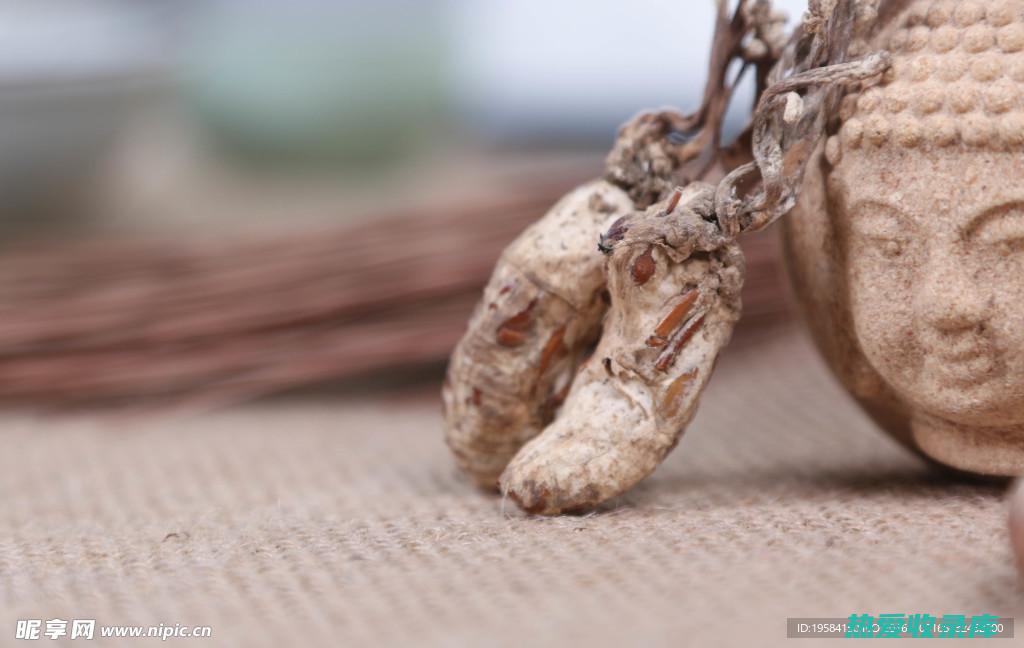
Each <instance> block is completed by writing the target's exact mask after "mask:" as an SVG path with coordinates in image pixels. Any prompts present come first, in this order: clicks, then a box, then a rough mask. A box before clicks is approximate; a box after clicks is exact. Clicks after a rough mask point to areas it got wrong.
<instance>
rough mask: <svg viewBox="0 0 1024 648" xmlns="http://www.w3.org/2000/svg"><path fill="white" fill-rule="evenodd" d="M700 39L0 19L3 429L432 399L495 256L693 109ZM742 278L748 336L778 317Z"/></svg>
mask: <svg viewBox="0 0 1024 648" xmlns="http://www.w3.org/2000/svg"><path fill="white" fill-rule="evenodd" d="M776 4H777V6H780V7H781V8H783V9H785V10H787V11H788V13H789V14H790V16H791V20H792V19H795V18H797V17H799V15H800V13H801V11H802V9H803V5H804V4H805V3H804V2H800V1H798V0H784V1H780V2H777V3H776ZM713 12H714V3H713V2H712V1H711V0H705V1H701V2H678V1H671V0H636V1H634V2H631V3H621V2H593V1H584V0H562V1H560V2H542V1H541V0H489V1H487V2H480V1H478V0H374V1H372V2H371V1H369V0H349V1H342V0H334V1H328V0H288V1H285V0H263V1H261V2H258V3H254V2H242V1H241V0H203V1H202V2H200V1H198V0H197V1H188V0H176V1H172V0H151V1H149V2H144V3H142V2H133V1H128V0H123V1H114V0H24V1H10V0H7V1H0V230H2V234H3V235H2V237H0V402H2V403H6V404H15V405H43V406H52V405H59V406H67V405H83V404H90V405H91V404H135V403H140V402H141V403H149V402H175V403H188V404H194V405H217V404H220V403H225V402H230V401H235V400H240V399H246V398H252V397H256V396H262V395H266V394H271V393H278V392H284V391H291V390H294V389H307V388H309V387H315V386H327V385H329V386H331V387H332V388H333V387H338V386H342V387H344V388H346V389H360V388H365V387H367V386H372V388H377V387H379V386H382V385H390V384H393V383H395V382H398V383H408V382H412V383H417V384H418V383H419V382H420V381H423V380H425V381H427V382H431V384H433V383H432V381H433V380H434V379H435V378H436V377H437V376H439V375H440V372H441V370H442V369H443V363H444V359H445V357H446V356H447V353H448V351H449V349H450V348H451V346H452V345H453V344H454V342H455V341H456V340H457V339H458V337H459V335H460V334H461V332H462V329H463V327H464V324H465V320H466V318H467V317H468V314H469V311H470V309H471V308H472V305H473V303H474V302H475V300H476V298H477V297H478V295H479V291H480V288H481V287H482V285H483V283H484V282H485V281H486V278H487V276H488V274H489V272H490V269H491V267H492V265H493V262H494V260H495V259H496V257H497V255H498V253H499V252H500V250H501V248H502V247H503V246H504V245H505V244H506V243H507V242H509V241H510V240H511V239H512V238H513V237H514V236H515V235H516V234H517V233H518V232H519V231H520V230H521V229H522V228H523V227H524V226H525V225H526V224H527V223H529V222H531V221H532V220H535V219H536V218H537V217H539V216H540V215H541V214H542V213H543V212H544V211H545V209H546V208H547V207H548V206H549V205H550V204H552V203H553V202H554V201H555V200H556V199H557V198H558V197H559V196H560V195H561V194H562V193H564V192H565V191H567V190H568V189H570V188H571V187H572V186H574V185H575V184H577V183H578V182H580V181H582V180H585V179H588V178H591V177H596V176H598V175H600V173H601V170H602V166H601V165H602V159H603V156H604V154H605V153H606V152H607V150H608V148H609V147H610V145H611V143H612V140H613V138H614V135H615V131H616V129H617V127H618V126H619V125H620V124H621V123H622V122H623V121H625V120H626V119H628V118H629V117H630V116H631V115H633V114H634V113H636V112H638V111H639V110H641V109H644V108H652V107H660V106H666V105H673V106H678V107H680V108H682V109H684V110H690V109H693V108H695V107H696V105H697V102H698V98H699V96H700V93H701V92H702V89H703V83H704V76H705V67H706V64H707V52H708V47H709V43H710V39H711V33H712V26H713ZM750 101H751V88H749V87H747V88H746V91H745V92H741V93H740V95H739V96H738V97H737V100H736V101H735V102H734V107H733V109H732V111H731V113H730V119H729V130H732V131H733V132H735V131H736V130H738V129H739V128H740V127H741V126H742V124H743V122H744V119H745V117H746V112H747V111H748V109H749V104H750ZM748 254H749V255H750V258H751V267H752V271H751V274H750V279H749V285H748V297H747V298H746V310H747V319H748V320H749V321H750V322H752V324H751V325H750V326H753V325H755V324H758V322H762V323H763V322H767V321H770V320H772V318H774V317H776V316H780V315H781V314H783V313H784V312H785V302H784V299H783V297H782V295H783V291H782V289H781V283H780V281H779V275H778V272H777V267H776V263H775V254H776V253H775V245H774V239H773V236H772V235H771V234H769V235H768V236H764V237H761V238H759V239H754V240H752V241H751V242H749V244H748Z"/></svg>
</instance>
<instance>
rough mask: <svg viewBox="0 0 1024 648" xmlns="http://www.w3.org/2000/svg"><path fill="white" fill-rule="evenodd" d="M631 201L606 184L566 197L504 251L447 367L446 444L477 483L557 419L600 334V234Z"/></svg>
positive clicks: (487, 480)
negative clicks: (558, 410)
mask: <svg viewBox="0 0 1024 648" xmlns="http://www.w3.org/2000/svg"><path fill="white" fill-rule="evenodd" d="M632 209H633V203H632V201H631V200H630V199H629V197H628V196H627V195H626V194H625V192H623V191H622V190H621V189H619V188H617V187H614V186H612V185H610V184H609V183H607V182H604V181H600V180H598V181H594V182H591V183H589V184H586V185H583V186H582V187H579V188H577V189H576V190H575V191H573V192H571V193H570V194H568V195H567V196H565V197H564V198H562V200H560V201H559V202H558V203H557V204H556V205H555V206H554V207H553V208H552V209H551V210H550V211H549V212H548V213H547V214H546V215H545V216H544V217H543V218H541V219H540V220H539V221H537V222H536V223H534V224H533V225H531V226H530V227H529V228H528V229H527V230H526V231H525V232H523V234H522V235H520V236H519V238H518V239H516V240H515V241H514V242H513V243H512V244H511V245H510V246H509V247H508V248H507V249H506V250H505V252H504V253H503V254H502V256H501V259H500V261H499V262H498V264H497V266H496V268H495V270H494V274H493V275H492V276H491V280H490V283H488V285H487V288H486V289H485V290H484V297H483V299H482V300H481V302H480V303H479V304H478V305H477V308H476V311H475V312H474V314H473V316H472V318H471V319H470V322H469V330H468V331H467V332H466V334H465V336H464V337H463V338H462V340H461V341H460V342H459V344H458V346H457V347H456V349H455V352H454V354H453V355H452V358H451V361H450V362H449V365H448V375H447V378H446V379H445V385H444V388H443V390H442V397H443V399H444V407H445V423H446V433H447V440H448V445H449V447H451V449H452V451H453V452H454V454H455V457H456V459H457V461H458V463H459V465H460V466H461V467H462V468H463V469H464V470H465V471H466V472H467V473H468V474H469V475H471V476H472V477H473V479H474V480H475V481H477V482H478V483H479V484H480V485H481V486H484V487H487V488H495V487H496V486H497V483H498V476H499V475H500V474H501V471H502V470H503V469H504V468H505V465H506V464H507V463H508V462H509V460H510V459H511V458H512V456H513V455H514V454H515V453H516V452H517V451H518V450H519V448H520V447H521V446H522V445H523V444H524V443H525V442H526V441H528V440H529V439H531V438H532V437H534V436H535V435H537V434H538V433H539V432H540V431H541V430H542V429H544V427H545V426H546V425H547V424H548V423H550V422H551V420H552V418H553V417H554V414H555V411H556V409H557V408H558V406H559V405H560V404H561V402H562V400H563V399H564V398H565V395H566V393H567V392H568V390H569V384H570V382H571V381H572V377H573V374H574V373H575V371H576V367H577V366H578V365H579V363H580V360H581V357H582V355H583V354H584V352H585V351H586V350H587V349H589V348H592V346H593V344H594V343H595V342H596V341H597V337H598V335H599V333H600V328H601V318H602V317H603V316H604V313H605V310H606V309H607V307H608V304H607V302H606V301H605V299H604V296H603V295H604V290H605V278H604V271H603V266H604V257H603V256H602V255H601V253H600V252H599V251H598V249H597V240H598V237H599V236H600V234H601V233H602V232H603V231H604V230H605V229H607V228H608V226H609V225H610V224H611V222H612V221H614V220H616V219H617V218H620V217H622V216H624V215H625V214H627V213H629V212H630V211H632Z"/></svg>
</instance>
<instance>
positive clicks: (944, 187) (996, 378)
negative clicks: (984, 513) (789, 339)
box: [828, 147, 1024, 426]
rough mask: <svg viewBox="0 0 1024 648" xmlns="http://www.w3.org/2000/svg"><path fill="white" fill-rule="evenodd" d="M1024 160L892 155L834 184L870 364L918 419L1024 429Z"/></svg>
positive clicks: (862, 162) (843, 172)
mask: <svg viewBox="0 0 1024 648" xmlns="http://www.w3.org/2000/svg"><path fill="white" fill-rule="evenodd" d="M1021 178H1024V156H1021V155H1020V154H1019V152H1017V153H1007V152H997V151H978V150H973V151H972V150H967V149H961V150H958V151H949V150H946V151H943V152H942V154H941V155H932V154H929V153H925V152H922V151H905V150H901V149H899V148H896V147H893V148H890V149H887V150H885V151H884V153H881V152H876V153H875V154H874V155H871V156H868V155H856V156H848V157H847V158H846V159H844V160H843V161H842V162H841V164H840V165H839V166H838V167H837V168H836V169H835V170H834V172H833V173H832V174H831V176H830V178H829V180H828V198H829V201H830V203H831V204H832V212H833V215H834V218H835V221H834V223H835V227H836V235H837V237H838V240H837V242H838V243H839V253H840V256H841V257H842V260H841V262H842V263H843V268H842V269H841V272H843V273H844V274H845V284H846V290H847V291H848V294H847V296H846V297H847V300H848V304H849V309H850V314H851V316H852V321H853V326H854V330H855V334H856V338H857V341H858V343H859V345H860V347H861V351H862V352H863V354H864V356H865V357H866V358H867V361H868V362H869V363H870V364H871V366H872V367H873V368H874V369H875V370H876V371H877V372H878V374H879V375H880V376H881V377H882V379H883V380H884V381H886V382H887V383H888V384H889V386H890V387H891V388H892V389H893V391H894V392H895V393H896V394H897V395H898V396H899V397H901V398H902V399H903V400H905V401H906V402H907V403H908V405H909V406H910V409H911V410H912V411H913V412H916V413H924V414H927V415H929V416H933V417H937V418H940V419H942V420H945V421H949V422H952V423H955V424H959V425H967V426H1007V425H1019V424H1024V181H1021V180H1020V179H1021Z"/></svg>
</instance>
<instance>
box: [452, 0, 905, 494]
mask: <svg viewBox="0 0 1024 648" xmlns="http://www.w3.org/2000/svg"><path fill="white" fill-rule="evenodd" d="M726 4H727V3H724V2H719V4H718V6H719V14H718V23H717V26H716V33H715V41H714V45H713V48H712V55H711V63H710V66H709V67H710V69H709V83H708V88H707V90H706V91H705V95H704V101H703V102H702V105H701V108H700V109H699V110H698V111H697V112H696V113H694V114H693V115H689V116H683V115H681V114H679V113H675V112H672V111H663V112H659V113H647V114H644V115H640V116H639V117H637V118H636V119H634V120H633V121H632V122H630V123H629V124H627V126H626V127H624V128H623V130H622V131H621V132H620V134H619V139H618V141H617V142H616V145H615V147H614V148H613V149H612V152H611V154H610V155H609V158H608V171H607V174H606V180H605V181H599V182H595V183H592V184H590V185H586V186H584V187H582V188H580V189H578V190H576V191H575V192H573V193H571V194H569V196H567V197H566V198H565V199H563V201H562V202H561V203H559V204H558V205H556V207H555V208H554V209H553V210H552V211H551V212H550V213H549V214H548V215H547V216H545V217H544V218H543V219H542V220H541V221H540V222H538V223H537V224H536V225H534V226H533V227H531V228H530V229H529V230H527V232H526V233H524V234H523V236H521V237H520V238H519V239H518V240H517V241H516V242H515V243H513V245H512V246H511V247H510V248H509V249H508V250H506V252H505V254H504V255H503V256H502V259H501V261H500V263H499V264H498V267H497V269H496V270H495V273H494V276H493V277H492V279H491V283H490V285H489V286H488V287H487V290H486V292H485V295H484V300H483V302H482V303H481V304H480V305H479V306H478V308H477V311H476V313H475V314H474V315H473V319H472V320H471V322H470V327H469V331H468V332H467V334H466V336H465V338H464V339H463V340H462V342H460V344H459V346H458V348H457V349H456V351H455V354H454V355H453V357H452V361H451V364H450V368H449V373H448V379H447V381H446V385H445V388H444V401H445V408H446V425H447V433H448V443H449V445H450V446H451V447H452V449H453V450H454V452H455V455H456V457H457V459H458V461H459V463H460V465H461V466H462V467H463V468H464V469H465V470H466V471H467V472H468V473H469V474H470V475H472V476H473V477H474V479H476V481H477V482H479V483H480V484H482V485H484V486H488V487H490V486H493V485H494V484H495V480H496V478H498V476H499V475H500V483H501V488H502V490H503V491H504V492H505V493H507V494H508V495H510V496H511V497H513V498H514V499H515V500H516V501H517V502H519V504H520V505H521V506H522V507H523V508H524V509H526V510H528V511H533V512H537V513H544V514H554V513H559V512H565V511H573V510H583V509H586V508H589V507H592V506H595V505H597V504H599V503H601V502H603V501H605V500H607V499H608V498H610V497H613V496H615V495H618V494H620V493H623V492H624V491H626V490H627V489H629V488H630V487H632V486H633V485H634V484H636V483H637V482H638V481H640V480H641V479H643V478H644V477H646V476H647V475H649V474H650V473H651V472H652V471H653V470H654V469H655V467H657V465H658V464H659V463H660V462H661V460H662V459H663V458H664V457H665V455H666V454H667V453H668V452H669V451H670V450H671V449H672V447H674V445H675V444H676V443H677V442H678V440H679V437H680V435H681V434H682V431H683V429H684V428H685V426H686V425H687V423H688V422H689V420H690V418H691V417H692V416H693V414H694V411H695V409H696V406H697V400H698V397H699V396H700V393H701V391H702V390H703V388H704V385H705V384H706V383H707V381H708V378H709V377H710V374H711V371H712V369H713V366H714V363H715V359H716V358H717V356H718V352H719V351H720V350H721V348H722V347H723V346H724V345H725V344H726V343H727V342H728V340H729V337H730V335H731V333H732V328H733V324H734V323H735V322H736V320H737V319H738V317H739V312H740V299H739V291H740V287H741V285H742V283H743V257H742V255H741V253H740V251H739V248H738V247H737V245H736V243H735V238H736V236H737V235H739V234H740V233H741V232H743V231H749V230H753V229H759V228H761V227H764V226H766V225H768V224H770V223H771V222H772V221H774V220H775V219H777V218H779V217H780V216H782V215H783V214H784V213H785V212H786V211H788V210H789V209H790V208H791V207H792V205H793V203H794V202H795V200H796V192H797V188H798V187H799V186H800V179H801V178H802V176H803V170H804V167H805V166H806V162H807V159H808V158H809V155H810V152H811V151H813V150H814V148H815V146H816V144H817V141H818V139H819V138H820V136H821V134H822V132H823V129H824V126H825V123H826V120H827V117H828V115H829V114H831V112H832V111H833V110H834V108H835V106H836V104H837V102H838V98H839V95H840V90H841V88H842V86H843V85H844V84H848V83H852V82H855V81H859V80H862V79H865V78H868V77H870V76H873V75H877V74H880V73H882V72H883V71H884V69H885V67H886V66H887V65H888V59H887V57H886V56H885V55H884V53H883V54H878V55H874V56H868V57H865V58H864V59H862V60H860V61H856V62H847V60H846V57H847V49H848V45H849V43H850V42H851V40H852V39H853V38H854V35H855V32H856V31H857V29H861V28H862V27H863V26H864V25H861V24H860V23H858V21H860V22H861V23H862V22H864V21H867V22H870V20H871V16H873V15H874V14H873V13H872V12H871V11H868V9H871V8H872V7H873V4H872V2H871V0H827V1H826V0H811V2H810V3H809V10H808V14H807V16H806V17H805V20H804V24H803V26H802V28H801V29H800V30H799V31H798V32H797V33H796V34H795V35H794V36H793V37H792V38H791V39H789V41H788V42H786V43H785V44H783V39H782V37H781V31H780V29H781V22H780V20H779V18H778V16H777V15H776V14H774V13H772V12H771V7H770V3H769V2H767V0H741V2H740V3H739V6H738V7H737V9H736V11H735V13H734V14H733V16H732V18H731V19H729V18H728V16H727V15H726V13H725V6H726ZM737 60H738V61H742V63H743V65H742V66H741V67H742V68H744V69H745V68H746V67H747V66H749V65H753V66H754V68H755V69H756V70H757V73H758V87H759V103H758V106H757V109H756V110H755V113H754V116H753V119H752V124H751V127H750V128H749V129H748V131H747V133H746V136H745V137H744V138H741V140H740V141H741V142H745V144H743V145H742V146H743V147H746V149H747V150H746V158H747V159H749V160H752V161H750V162H746V163H743V162H742V160H740V159H739V158H742V157H743V156H742V155H741V156H739V158H737V157H735V156H731V155H729V154H728V152H727V151H726V150H724V149H723V148H722V147H721V142H720V128H721V124H722V119H723V117H724V114H725V109H726V107H727V106H728V103H729V98H730V96H731V93H732V88H733V87H735V83H736V81H735V80H733V81H732V82H731V83H730V82H728V81H727V80H726V74H727V70H728V68H729V64H730V63H731V62H732V61H737ZM776 60H778V63H777V64H776V65H774V67H772V66H771V63H773V62H774V61H776ZM769 68H770V71H769ZM746 137H749V139H746ZM723 176H724V177H723ZM720 178H721V181H720V182H717V185H712V184H709V183H707V182H705V181H707V180H712V179H714V180H715V181H718V180H719V179H720ZM677 185H684V186H685V188H684V189H679V190H675V191H673V190H672V188H673V187H675V186H677ZM658 201H660V202H658ZM652 203H656V204H654V205H653V206H651V207H650V208H648V209H646V211H634V210H642V209H644V208H646V207H648V206H649V205H651V204H652ZM616 216H617V217H618V218H616ZM612 220H614V221H615V222H614V223H611V224H610V228H608V229H607V231H605V230H604V227H605V226H607V225H609V221H612ZM602 231H605V233H604V235H603V236H600V242H599V245H596V246H595V242H597V241H598V236H599V234H600V232H602ZM597 248H599V249H600V250H601V251H602V252H604V253H605V254H607V255H608V259H607V263H606V264H605V265H604V272H603V273H602V257H601V256H600V254H599V253H598V252H597ZM605 282H607V293H605V290H604V289H605ZM602 294H608V295H609V299H610V303H611V306H610V308H607V306H606V303H605V302H604V301H603V300H602V298H601V296H602ZM606 309H607V311H608V314H607V317H606V318H605V321H604V330H603V332H601V333H600V336H601V339H600V342H599V343H598V345H597V349H596V351H595V352H594V354H593V356H592V357H591V359H590V360H588V361H587V362H586V363H585V364H583V366H582V368H580V369H579V371H578V373H577V367H578V365H579V364H580V363H581V360H582V359H583V357H584V355H585V353H586V351H587V349H588V347H589V345H590V344H592V343H593V341H594V340H595V339H596V337H597V336H598V334H599V329H600V324H601V318H602V316H603V315H604V313H605V311H606ZM563 400H564V404H563ZM560 404H561V410H560V411H558V412H557V415H556V409H557V408H558V406H559V405H560ZM535 437H536V438H535ZM531 439H532V440H531ZM524 444H525V445H524Z"/></svg>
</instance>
